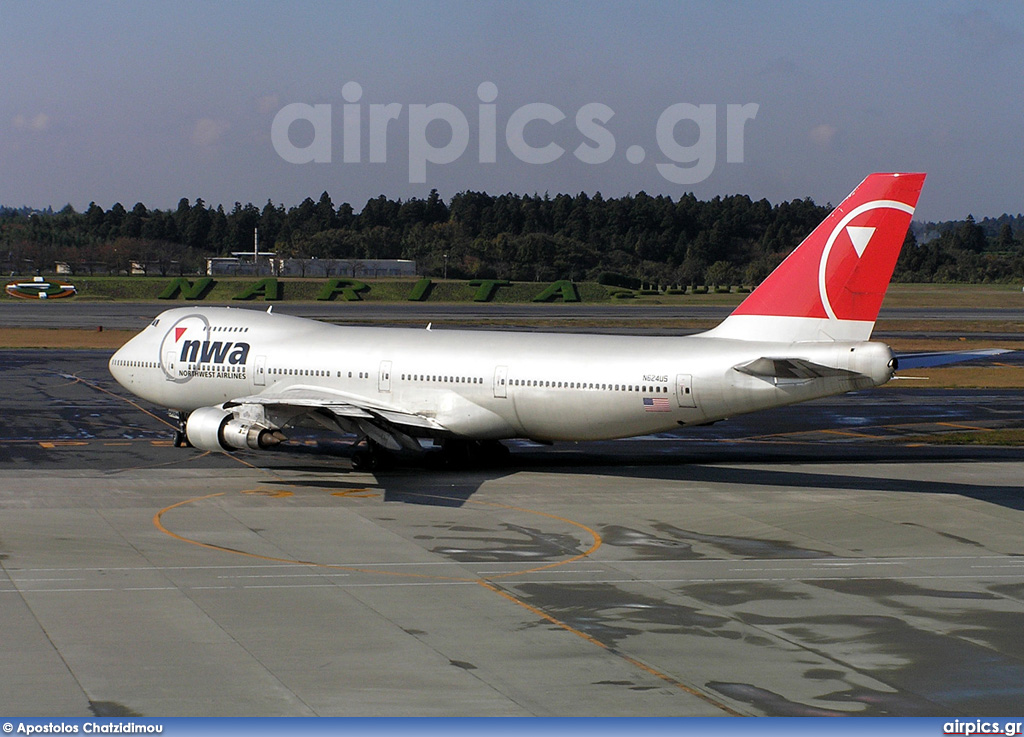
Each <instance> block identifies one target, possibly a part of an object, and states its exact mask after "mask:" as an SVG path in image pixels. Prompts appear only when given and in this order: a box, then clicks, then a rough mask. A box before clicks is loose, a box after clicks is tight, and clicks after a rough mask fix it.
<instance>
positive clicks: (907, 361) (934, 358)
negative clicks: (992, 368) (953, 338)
mask: <svg viewBox="0 0 1024 737" xmlns="http://www.w3.org/2000/svg"><path fill="white" fill-rule="evenodd" d="M1003 353H1013V351H1011V350H1009V349H1007V348H981V349H978V350H973V351H936V352H933V353H897V354H896V362H897V363H896V367H897V369H919V368H934V367H935V366H947V365H949V364H951V363H963V362H964V361H973V360H975V359H978V358H991V357H992V356H999V355H1002V354H1003Z"/></svg>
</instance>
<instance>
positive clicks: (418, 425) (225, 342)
mask: <svg viewBox="0 0 1024 737" xmlns="http://www.w3.org/2000/svg"><path fill="white" fill-rule="evenodd" d="M925 176H926V175H925V174H918V173H877V174H871V175H869V176H868V177H867V178H865V179H864V181H863V182H861V183H860V184H859V185H858V186H857V187H856V189H854V190H853V192H852V193H850V195H849V196H848V197H846V199H844V200H843V201H842V202H841V203H840V204H839V206H838V207H836V208H835V209H834V210H833V211H832V213H831V214H829V215H828V217H827V218H825V220H824V221H822V222H821V224H820V225H818V227H817V228H815V229H814V231H813V232H812V233H811V234H810V235H809V236H807V238H806V239H805V240H804V241H803V242H802V243H801V244H800V245H799V246H798V247H797V248H796V249H795V250H794V251H793V252H792V253H790V255H789V256H788V257H787V258H786V259H785V260H784V261H783V262H782V263H781V264H780V265H779V266H778V268H776V269H775V270H774V271H773V272H772V273H771V274H770V275H769V276H768V277H767V278H766V279H765V280H764V281H763V282H762V283H761V284H760V285H759V286H758V287H757V288H756V289H755V290H754V291H753V292H752V293H751V294H750V295H749V296H748V297H747V298H746V299H745V300H744V301H743V302H742V303H741V304H740V305H739V306H738V307H737V308H736V309H735V310H734V311H733V312H732V313H731V314H730V315H729V316H728V317H727V318H726V319H725V320H724V321H723V322H722V323H721V324H719V325H718V326H717V327H715V328H713V329H711V330H709V331H706V332H703V333H700V334H697V335H692V336H685V337H653V336H623V335H600V334H551V333H531V332H504V331H476V330H473V331H465V330H435V329H431V326H429V325H428V326H427V329H411V328H392V327H361V326H360V327H350V326H340V325H331V324H327V323H323V322H319V321H316V320H308V319H303V318H298V317H293V316H289V315H283V314H275V313H273V307H271V308H270V309H268V310H267V311H266V312H263V311H261V310H260V311H257V310H248V309H237V308H234V309H233V308H230V307H183V308H176V309H170V310H167V311H165V312H163V313H161V314H160V315H159V316H157V317H156V318H155V319H154V320H153V321H152V323H150V325H149V326H148V327H146V328H145V329H144V330H143V331H142V332H141V333H139V334H138V335H137V336H135V337H134V338H132V339H131V340H130V341H128V343H126V344H125V345H124V346H123V347H122V348H121V349H120V350H118V351H117V352H116V353H115V354H114V355H113V357H112V358H111V359H110V363H109V369H110V373H111V374H112V375H113V377H114V379H115V380H116V381H117V382H118V383H119V384H121V386H123V387H124V388H125V389H127V390H128V391H130V392H132V393H133V394H135V395H137V396H139V397H141V398H142V399H145V400H147V401H149V402H152V403H154V404H157V405H161V406H163V407H166V408H168V409H169V410H171V414H172V416H173V417H174V418H175V419H176V420H177V422H178V430H177V431H176V433H175V445H179V446H180V445H191V446H193V447H195V448H199V449H201V450H205V451H228V452H230V451H235V450H245V449H253V450H259V449H266V448H272V447H274V446H277V445H279V444H281V443H282V442H284V441H285V440H286V439H287V436H286V434H285V431H286V430H288V429H289V428H292V427H296V426H308V425H312V426H316V427H320V428H324V429H327V430H330V431H336V432H340V433H346V434H355V435H356V436H358V440H357V441H356V446H355V447H356V448H357V450H356V451H355V453H354V454H353V456H352V465H353V467H354V468H356V469H365V470H373V469H375V468H378V467H379V466H380V465H381V464H383V463H384V462H386V461H388V460H389V459H390V458H392V457H393V455H394V452H397V451H414V452H421V451H424V450H425V449H426V448H429V447H430V446H435V447H436V448H437V449H438V450H439V452H440V454H442V455H441V457H443V458H444V459H445V460H446V462H448V461H450V462H465V461H467V460H470V459H472V460H484V461H489V460H495V459H499V458H501V457H503V456H504V455H505V454H507V452H508V451H507V449H506V447H505V446H504V445H503V444H502V443H501V442H500V441H501V440H506V439H513V438H525V439H529V440H533V441H537V442H541V443H552V442H555V441H581V440H603V439H612V438H622V437H631V436H638V435H647V434H651V433H658V432H665V431H668V430H678V429H679V428H681V427H691V426H696V425H707V424H710V423H712V422H717V421H719V420H724V419H727V418H729V417H733V416H736V415H740V414H744V413H748V412H754V411H758V410H763V409H768V408H772V407H781V406H784V405H790V404H795V403H797V402H804V401H807V400H811V399H817V398H821V397H827V396H832V395H837V394H843V393H845V392H850V391H856V390H861V389H868V388H871V387H877V386H881V385H882V384H885V383H886V382H887V381H889V380H890V379H891V378H893V376H894V373H895V371H896V369H897V359H896V358H895V357H894V354H893V352H892V350H891V349H890V348H889V346H888V345H886V344H884V343H880V342H874V341H871V340H870V337H871V331H872V329H873V327H874V324H875V321H876V319H877V317H878V312H879V309H880V307H881V304H882V300H883V298H884V297H885V292H886V289H887V287H888V284H889V280H890V279H891V277H892V273H893V270H894V268H895V265H896V259H897V258H898V256H899V252H900V248H901V247H902V245H903V242H904V239H905V237H906V233H907V229H908V228H909V227H910V221H911V218H912V216H913V214H914V208H915V207H916V205H917V200H918V197H919V195H920V192H921V187H922V186H923V184H924V180H925ZM425 446H426V447H425Z"/></svg>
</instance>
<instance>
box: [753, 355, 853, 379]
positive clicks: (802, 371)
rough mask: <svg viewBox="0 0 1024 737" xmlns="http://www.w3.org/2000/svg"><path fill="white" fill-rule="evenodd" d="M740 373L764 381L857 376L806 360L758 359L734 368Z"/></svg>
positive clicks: (850, 372)
mask: <svg viewBox="0 0 1024 737" xmlns="http://www.w3.org/2000/svg"><path fill="white" fill-rule="evenodd" d="M733 368H734V369H736V370H737V371H739V372H740V373H744V374H750V375H751V376H757V377H760V378H762V379H780V380H782V379H789V380H798V381H806V380H808V379H824V378H827V377H831V376H856V375H857V374H856V373H855V372H853V371H847V370H845V369H839V368H834V367H832V366H823V365H821V364H820V363H814V362H813V361H808V360H806V359H804V358H767V357H765V358H758V359H756V360H754V361H751V362H750V363H744V364H741V365H739V366H733Z"/></svg>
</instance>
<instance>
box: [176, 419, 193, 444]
mask: <svg viewBox="0 0 1024 737" xmlns="http://www.w3.org/2000/svg"><path fill="white" fill-rule="evenodd" d="M171 418H172V419H173V420H174V421H175V422H176V423H177V424H178V426H177V427H176V428H175V429H174V447H175V448H191V447H192V443H190V442H189V441H188V435H186V434H185V423H186V422H188V415H187V414H185V413H184V412H172V413H171Z"/></svg>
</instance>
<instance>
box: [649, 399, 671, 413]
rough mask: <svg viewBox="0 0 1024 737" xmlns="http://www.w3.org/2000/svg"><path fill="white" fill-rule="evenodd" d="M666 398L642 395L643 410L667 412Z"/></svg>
mask: <svg viewBox="0 0 1024 737" xmlns="http://www.w3.org/2000/svg"><path fill="white" fill-rule="evenodd" d="M668 411H669V406H668V399H666V398H665V397H644V412H668Z"/></svg>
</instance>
